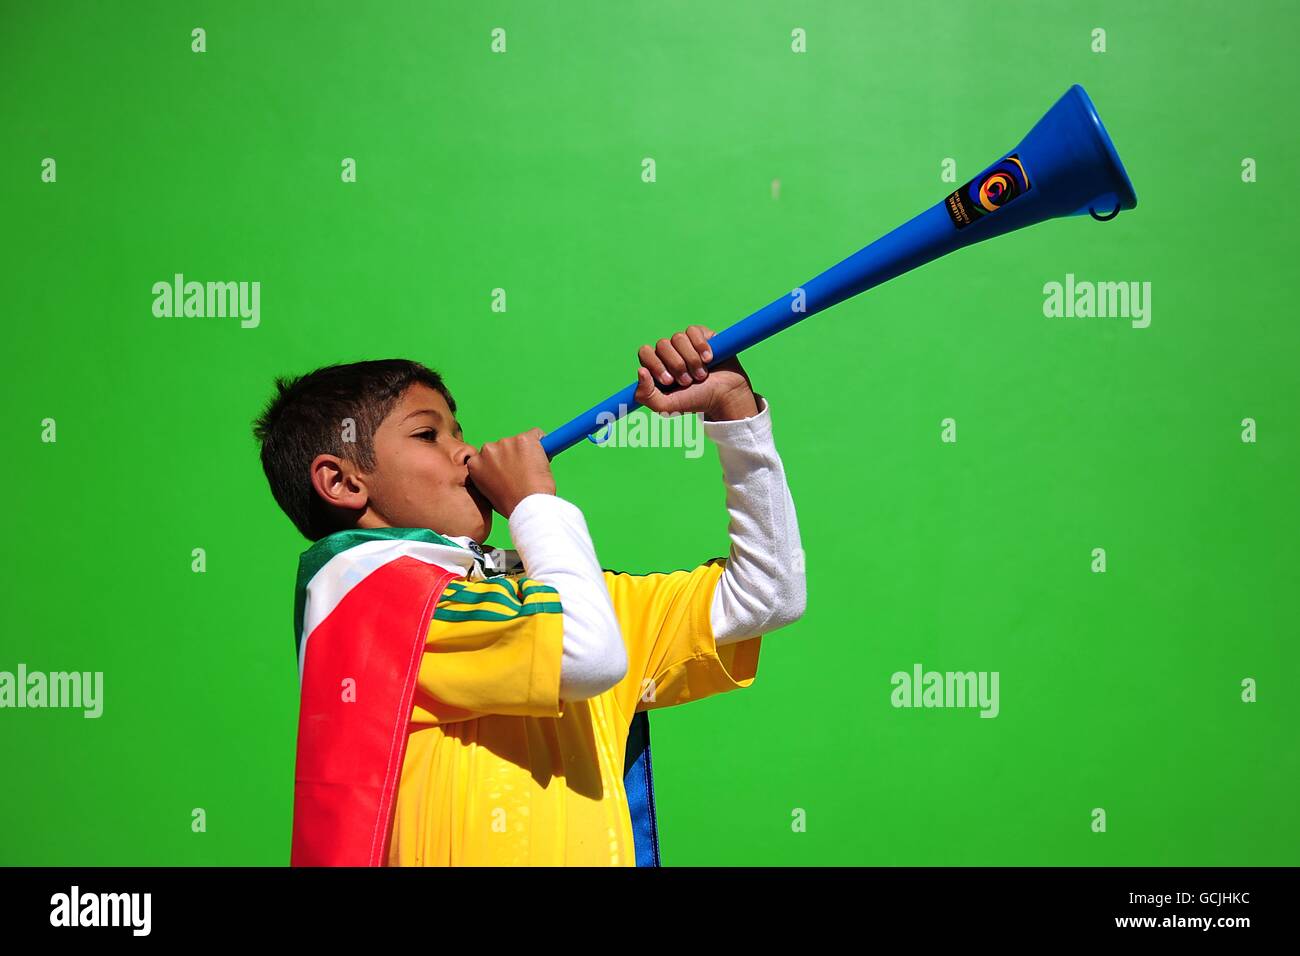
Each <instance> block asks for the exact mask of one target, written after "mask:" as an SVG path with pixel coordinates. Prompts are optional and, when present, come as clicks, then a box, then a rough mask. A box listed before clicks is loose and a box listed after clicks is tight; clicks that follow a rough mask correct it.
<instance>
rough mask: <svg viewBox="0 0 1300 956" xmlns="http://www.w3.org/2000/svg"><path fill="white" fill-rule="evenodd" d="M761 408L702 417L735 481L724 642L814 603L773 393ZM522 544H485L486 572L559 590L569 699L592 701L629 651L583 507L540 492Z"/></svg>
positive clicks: (513, 520)
mask: <svg viewBox="0 0 1300 956" xmlns="http://www.w3.org/2000/svg"><path fill="white" fill-rule="evenodd" d="M756 397H757V398H758V402H759V411H758V414H756V415H754V416H752V417H750V418H743V419H736V420H733V421H719V422H710V421H707V420H705V421H703V422H702V425H703V429H704V433H705V435H707V436H708V437H709V439H710V440H712V441H713V443H714V444H715V445H716V446H717V448H718V458H719V461H720V462H721V464H722V478H723V482H724V484H725V485H726V494H727V514H728V516H729V518H730V521H729V524H728V528H727V532H728V535H729V537H730V539H731V550H730V554H729V555H728V557H727V562H726V565H725V567H724V570H723V574H722V576H721V577H720V578H719V579H718V585H717V588H716V589H715V591H714V594H713V604H712V606H711V608H710V621H711V623H712V626H713V634H714V640H715V642H716V643H717V644H718V645H724V644H729V643H733V642H735V641H740V640H744V639H745V638H749V637H754V636H755V635H758V634H766V633H768V632H770V631H773V630H776V629H777V628H779V627H783V626H785V625H786V624H789V623H791V622H792V621H795V620H797V619H798V618H799V617H800V616H802V614H803V611H804V606H805V602H806V597H805V594H806V592H805V575H804V562H803V551H802V542H801V541H800V538H799V524H798V521H797V519H796V517H795V510H794V500H793V498H792V497H791V496H790V489H789V486H788V485H787V483H786V478H785V468H784V466H783V465H782V463H781V458H780V456H779V455H778V454H777V451H776V445H775V443H774V441H773V438H772V418H771V414H770V412H769V409H768V402H767V399H766V398H765V397H763V396H761V395H760V396H756ZM510 537H511V539H512V540H513V542H514V545H515V549H514V550H513V551H512V550H510V549H502V548H487V549H481V548H479V547H478V545H477V544H474V543H473V542H471V541H470V540H469V539H468V538H463V537H462V538H452V539H451V540H453V541H456V542H458V543H460V544H462V545H465V546H466V547H467V548H469V549H470V550H471V551H472V552H473V553H474V554H475V555H480V556H481V557H479V558H478V563H479V564H480V565H481V569H480V572H481V573H500V572H503V571H511V570H515V569H516V568H517V567H518V566H519V564H520V562H522V564H523V567H524V569H525V571H526V573H527V575H528V577H530V578H533V579H534V580H536V581H540V582H541V583H543V584H547V585H550V586H551V587H553V588H555V590H556V591H557V592H559V594H560V603H561V605H562V607H563V627H564V640H563V659H562V662H561V666H560V697H561V699H563V700H583V699H586V698H589V697H595V696H596V695H598V694H600V693H603V692H604V691H606V690H608V689H609V688H610V687H613V686H614V685H615V684H617V683H618V682H619V681H620V680H622V679H623V677H624V676H625V674H626V673H627V666H628V665H627V650H626V648H625V647H624V645H623V637H622V633H621V631H620V629H619V624H618V620H617V618H616V617H615V616H614V607H613V604H612V603H611V602H610V597H609V591H608V589H607V588H606V586H605V579H604V574H603V572H602V570H601V565H600V562H599V560H598V559H597V558H596V549H595V546H594V545H593V544H592V541H591V535H590V533H589V532H588V530H587V522H586V519H585V518H584V517H583V514H582V511H581V510H580V509H579V508H578V507H577V506H576V505H574V504H573V503H572V502H570V501H566V500H565V499H563V498H560V497H559V496H557V495H548V494H532V495H529V496H528V497H526V498H524V499H523V500H522V501H520V502H519V503H518V505H516V506H515V510H514V511H513V512H512V513H511V515H510Z"/></svg>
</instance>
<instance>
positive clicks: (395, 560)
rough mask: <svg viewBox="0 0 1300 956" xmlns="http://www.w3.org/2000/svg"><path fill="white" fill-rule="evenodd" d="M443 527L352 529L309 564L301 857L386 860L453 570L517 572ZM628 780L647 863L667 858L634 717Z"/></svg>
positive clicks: (297, 614)
mask: <svg viewBox="0 0 1300 956" xmlns="http://www.w3.org/2000/svg"><path fill="white" fill-rule="evenodd" d="M459 541H463V542H465V544H464V545H462V544H459V543H457V539H451V538H445V537H443V536H441V535H438V534H435V533H434V532H432V531H427V530H424V529H410V528H381V529H374V530H366V531H346V532H340V533H338V534H334V535H330V536H329V537H327V538H324V539H322V540H321V541H318V542H317V543H316V544H315V545H313V546H312V547H311V548H309V549H308V550H307V551H306V552H304V553H303V555H302V558H301V559H300V561H299V567H298V587H297V594H296V597H295V611H294V630H295V634H296V638H297V642H298V669H299V676H300V680H301V704H300V708H299V713H298V753H297V762H296V766H295V771H294V804H293V839H292V849H291V852H290V864H291V865H292V866H383V865H385V864H386V862H387V859H388V847H389V837H390V835H391V831H392V822H393V807H394V801H395V798H396V795H397V785H398V781H399V779H400V776H401V770H402V761H403V759H404V758H405V755H406V740H407V734H408V732H409V729H410V717H411V711H412V708H413V706H414V700H415V685H416V679H417V677H418V675H419V669H420V661H421V659H422V655H423V653H424V646H425V640H426V634H427V632H428V628H429V621H430V619H431V617H432V616H433V611H434V608H435V607H436V606H437V603H438V598H439V597H440V596H441V594H442V592H443V589H444V588H445V587H446V586H447V583H448V582H449V581H451V580H452V579H453V578H457V577H470V578H482V577H484V576H486V572H491V573H503V572H508V571H514V570H518V569H519V568H520V567H521V565H520V563H519V559H518V555H517V554H516V552H514V551H511V550H508V549H500V548H489V549H486V551H484V550H483V549H480V548H478V546H477V545H476V544H474V543H473V542H470V541H469V540H468V539H464V538H462V539H459ZM624 766H625V772H624V786H625V788H626V790H627V797H628V804H629V809H630V810H631V815H632V832H633V836H634V844H635V848H636V861H637V865H638V866H658V865H660V856H659V837H658V825H657V820H656V816H655V804H654V781H653V777H652V768H651V764H650V722H649V716H648V715H647V714H645V713H639V714H636V715H635V717H634V718H633V720H632V723H631V727H630V731H629V735H628V741H627V753H626V761H625V764H624Z"/></svg>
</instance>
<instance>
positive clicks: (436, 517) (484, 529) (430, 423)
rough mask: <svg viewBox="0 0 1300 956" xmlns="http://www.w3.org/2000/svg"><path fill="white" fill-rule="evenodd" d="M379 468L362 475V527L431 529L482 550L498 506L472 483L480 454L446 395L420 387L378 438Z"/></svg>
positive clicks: (397, 407)
mask: <svg viewBox="0 0 1300 956" xmlns="http://www.w3.org/2000/svg"><path fill="white" fill-rule="evenodd" d="M374 449H375V467H374V470H373V471H370V472H365V473H362V475H361V477H362V479H363V480H364V482H365V486H366V491H367V498H368V500H367V505H368V508H367V512H366V515H365V516H364V517H363V519H362V521H361V522H360V524H361V526H362V527H390V528H428V529H430V530H432V531H436V532H438V533H440V534H444V535H450V536H458V535H468V536H469V537H471V538H473V539H474V540H475V541H477V542H479V543H480V544H481V543H482V542H483V541H484V540H485V539H486V538H487V536H488V532H489V531H491V530H492V506H491V505H490V504H489V503H488V501H487V499H486V498H484V497H483V496H482V494H480V493H479V491H478V489H477V488H475V487H474V486H473V484H472V483H470V482H469V468H468V466H467V464H466V462H468V461H469V459H470V458H471V457H472V456H474V455H475V454H477V453H478V450H477V449H476V448H475V447H474V446H473V445H469V444H467V443H466V442H465V441H464V436H463V435H462V434H461V430H460V423H459V422H457V421H456V420H455V416H454V415H452V412H451V409H450V408H448V407H447V400H446V399H445V398H443V397H442V393H441V392H438V391H435V390H434V389H432V388H429V387H428V386H427V385H423V384H419V383H417V384H415V385H412V386H411V387H410V388H408V389H407V390H406V392H405V394H403V395H402V397H401V398H400V399H399V400H398V402H397V404H396V405H394V406H393V409H392V411H390V412H389V413H388V416H387V417H386V418H385V419H384V420H383V422H382V423H381V424H380V426H379V428H378V429H377V430H376V431H375V435H374Z"/></svg>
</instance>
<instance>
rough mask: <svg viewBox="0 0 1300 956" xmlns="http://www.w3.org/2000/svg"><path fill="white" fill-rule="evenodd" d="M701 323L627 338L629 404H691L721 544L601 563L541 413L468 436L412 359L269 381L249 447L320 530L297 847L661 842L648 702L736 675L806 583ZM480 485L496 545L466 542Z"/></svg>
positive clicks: (510, 849) (612, 859)
mask: <svg viewBox="0 0 1300 956" xmlns="http://www.w3.org/2000/svg"><path fill="white" fill-rule="evenodd" d="M712 335H713V332H711V331H710V330H708V329H706V328H704V327H703V326H691V327H690V328H688V329H687V330H686V331H685V332H680V333H677V334H676V335H673V336H672V337H671V338H666V339H660V340H659V342H658V343H657V345H656V346H655V347H654V348H651V347H650V346H648V345H645V346H642V347H641V349H640V351H639V353H638V357H639V359H640V363H641V366H640V368H638V370H637V378H638V384H637V391H636V399H637V401H638V402H640V403H641V404H643V405H645V406H647V408H649V409H650V410H651V411H652V412H658V413H664V414H669V413H673V412H683V413H690V412H700V413H703V416H704V423H703V428H704V431H705V433H706V434H707V435H708V436H709V437H710V438H711V439H712V440H713V442H714V443H715V444H716V445H717V447H718V453H719V458H720V460H721V463H722V468H723V479H724V482H725V485H726V504H727V511H728V514H729V516H730V523H729V534H730V538H731V549H730V556H729V557H728V558H727V559H726V560H725V561H724V560H723V559H722V558H713V559H711V560H709V561H706V562H705V563H704V564H701V565H699V566H698V567H696V568H694V569H692V570H680V571H672V572H668V573H661V574H648V575H632V574H623V573H616V572H612V571H607V570H603V569H602V568H601V566H600V563H599V562H598V560H597V558H596V552H595V548H594V547H593V545H592V542H591V539H590V536H589V535H588V532H587V527H586V523H585V521H584V519H583V516H582V512H581V511H580V510H579V509H578V508H577V507H576V506H575V505H573V504H572V503H570V502H568V501H565V500H564V499H563V498H560V497H558V496H557V495H556V489H555V482H554V479H553V477H552V475H551V469H550V462H549V461H548V459H547V457H546V453H545V451H544V450H543V449H542V446H541V443H540V440H539V439H540V438H541V436H542V432H541V430H540V429H537V428H534V429H532V430H531V431H529V432H525V433H523V434H521V435H516V436H513V437H509V438H503V439H501V440H499V441H495V442H489V443H487V444H485V445H484V446H483V447H482V448H479V449H476V448H475V447H474V446H472V445H470V444H467V443H466V442H465V440H464V436H463V433H462V431H461V427H460V423H459V422H458V421H457V419H456V403H455V401H454V400H453V399H452V397H451V393H450V392H449V391H448V389H447V388H446V387H445V385H444V384H443V381H442V379H441V378H440V377H439V376H438V375H437V373H435V372H433V371H431V370H429V369H427V368H425V367H424V366H421V365H418V364H416V363H413V362H406V361H400V360H388V361H378V362H360V363H356V364H353V365H344V366H332V367H328V368H323V369H319V370H317V371H315V372H312V373H310V374H308V375H306V376H303V377H302V378H298V379H296V380H286V379H281V380H279V381H278V382H277V395H276V396H275V397H274V398H273V399H272V401H271V402H270V404H269V405H268V407H267V409H266V411H265V412H264V413H263V415H262V416H261V417H260V418H259V419H258V421H257V423H256V425H255V433H256V435H257V437H258V439H259V440H260V441H261V443H262V453H261V454H262V464H263V468H264V470H265V472H266V476H267V479H268V481H269V482H270V485H271V490H272V492H273V494H274V495H275V498H276V501H277V502H279V504H280V506H281V507H282V508H283V509H284V511H285V512H286V513H287V514H288V515H289V517H290V518H291V519H292V520H293V521H294V524H295V525H296V526H297V527H298V529H299V530H300V531H302V533H303V534H304V535H305V536H306V537H307V538H309V539H311V540H313V541H315V542H316V544H314V545H313V546H312V547H311V548H309V549H308V550H307V551H306V552H304V554H303V555H302V559H301V561H300V566H299V576H298V599H297V609H296V618H297V619H296V622H295V625H296V630H297V637H298V641H299V660H300V670H301V676H302V694H303V697H302V704H301V708H300V714H299V737H298V764H297V770H296V774H295V782H296V785H295V800H294V833H293V850H292V862H293V863H294V864H295V865H320V864H351V865H357V864H368V865H384V864H387V865H396V866H407V865H416V866H418V865H598V866H608V865H613V866H632V865H636V864H637V862H638V856H639V857H640V861H641V862H642V864H643V865H654V864H656V863H657V862H658V852H657V851H658V847H657V843H656V841H655V839H654V833H653V791H652V790H651V789H650V778H649V752H648V737H647V736H646V735H647V734H648V726H647V724H646V720H647V718H646V717H645V712H646V711H648V710H651V709H653V708H656V707H666V706H672V705H674V704H679V703H686V702H688V701H692V700H700V699H703V698H705V697H708V696H711V695H713V694H717V693H721V692H724V691H727V690H731V689H733V688H737V687H748V686H749V685H750V684H751V683H752V682H753V680H754V676H755V674H756V673H757V668H758V656H759V648H760V644H761V640H762V638H761V635H763V634H766V633H769V632H771V631H773V630H775V629H777V628H779V627H782V626H784V625H786V624H788V623H790V622H791V621H794V620H796V619H798V618H799V617H800V616H801V615H802V613H803V609H804V600H805V598H804V595H805V584H804V574H803V561H802V551H801V550H800V548H801V544H800V539H799V529H798V524H797V522H796V518H795V512H794V504H793V501H792V499H791V497H790V492H789V489H788V487H787V485H786V481H785V474H784V470H783V468H782V464H781V460H780V458H779V456H778V455H777V453H776V449H775V447H774V445H773V443H772V435H771V423H770V416H769V411H768V405H767V402H766V400H765V399H763V398H762V396H759V395H756V394H755V393H754V392H753V391H752V389H751V387H750V383H749V378H748V376H747V375H746V374H745V372H744V370H743V369H742V368H741V366H740V364H739V362H738V361H736V360H735V359H731V360H728V361H726V362H721V363H719V364H718V366H717V367H716V368H713V369H708V368H706V367H705V363H707V362H709V361H710V360H711V358H712V355H711V353H710V351H709V348H708V344H707V340H708V338H709V337H711V336H712ZM656 382H658V383H661V384H662V385H665V386H668V385H673V384H676V385H678V386H681V387H680V388H679V389H678V390H675V391H672V392H668V393H665V392H662V391H660V390H659V388H658V387H656ZM665 505H668V507H671V505H670V501H665ZM494 509H495V511H496V512H497V513H499V514H500V515H502V516H503V517H504V518H505V519H506V520H507V521H508V523H509V528H510V536H511V539H512V541H513V543H514V544H515V549H513V550H511V549H501V548H492V547H485V546H484V544H483V543H484V542H485V541H486V539H487V537H488V533H489V531H490V530H491V527H492V518H493V510H494ZM665 510H668V509H667V508H665ZM668 526H669V522H668V521H663V522H662V523H660V524H659V525H658V527H657V528H656V531H659V530H667V527H668ZM630 738H631V739H630ZM633 769H637V770H641V771H643V772H644V776H642V775H641V774H639V773H638V774H634V773H632V772H631V771H632V770H633ZM625 772H626V773H627V781H626V782H625V780H624V775H625ZM634 816H635V817H636V818H637V821H638V823H637V824H636V825H637V827H638V829H637V831H636V832H635V833H634V822H633V817H634Z"/></svg>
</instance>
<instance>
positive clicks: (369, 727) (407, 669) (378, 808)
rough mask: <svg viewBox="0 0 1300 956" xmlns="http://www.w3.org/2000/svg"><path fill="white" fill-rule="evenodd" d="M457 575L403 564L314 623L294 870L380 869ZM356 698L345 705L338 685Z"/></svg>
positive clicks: (371, 579) (379, 573) (301, 717)
mask: <svg viewBox="0 0 1300 956" xmlns="http://www.w3.org/2000/svg"><path fill="white" fill-rule="evenodd" d="M453 577H456V575H455V574H454V573H453V572H451V571H448V570H446V569H444V568H441V567H438V566H437V565H433V564H426V563H425V562H423V561H419V560H417V559H415V558H412V557H405V556H404V557H400V558H397V559H395V560H393V561H391V562H390V563H388V564H386V565H384V566H383V567H381V568H379V569H378V570H376V571H373V572H371V573H370V574H369V575H367V576H366V578H365V580H363V581H362V582H361V583H360V584H358V585H356V586H355V587H353V588H352V590H350V591H349V592H348V593H347V595H345V596H344V598H343V600H341V601H340V602H339V604H338V606H337V607H335V608H334V610H333V611H332V612H331V613H330V615H329V616H328V617H327V618H326V619H325V620H324V621H322V622H321V623H320V624H319V625H317V627H316V629H315V630H314V631H312V633H311V635H310V636H309V640H308V642H307V652H306V659H305V660H304V662H303V674H302V704H301V707H300V709H299V712H298V759H297V767H296V770H295V772H294V798H293V846H292V851H291V854H290V865H291V866H383V865H384V863H385V862H386V860H387V857H388V842H389V837H390V835H391V829H392V819H393V802H394V798H395V797H396V795H397V783H398V780H399V778H400V776H401V772H402V760H403V759H404V758H405V756H406V739H407V732H408V725H409V723H410V719H411V709H412V706H413V704H414V696H415V684H416V678H417V677H418V676H419V672H420V659H421V655H422V654H423V653H424V645H425V641H426V635H427V633H428V629H429V619H430V618H431V617H432V616H433V610H434V607H435V606H436V605H437V603H438V598H439V596H440V595H441V594H442V591H443V589H444V588H445V587H446V586H447V582H448V581H450V580H451V579H452V578H453ZM347 678H351V679H352V680H353V681H355V685H354V686H355V689H356V694H355V696H356V699H355V700H354V701H351V702H349V701H344V700H343V681H344V680H345V679H347Z"/></svg>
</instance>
